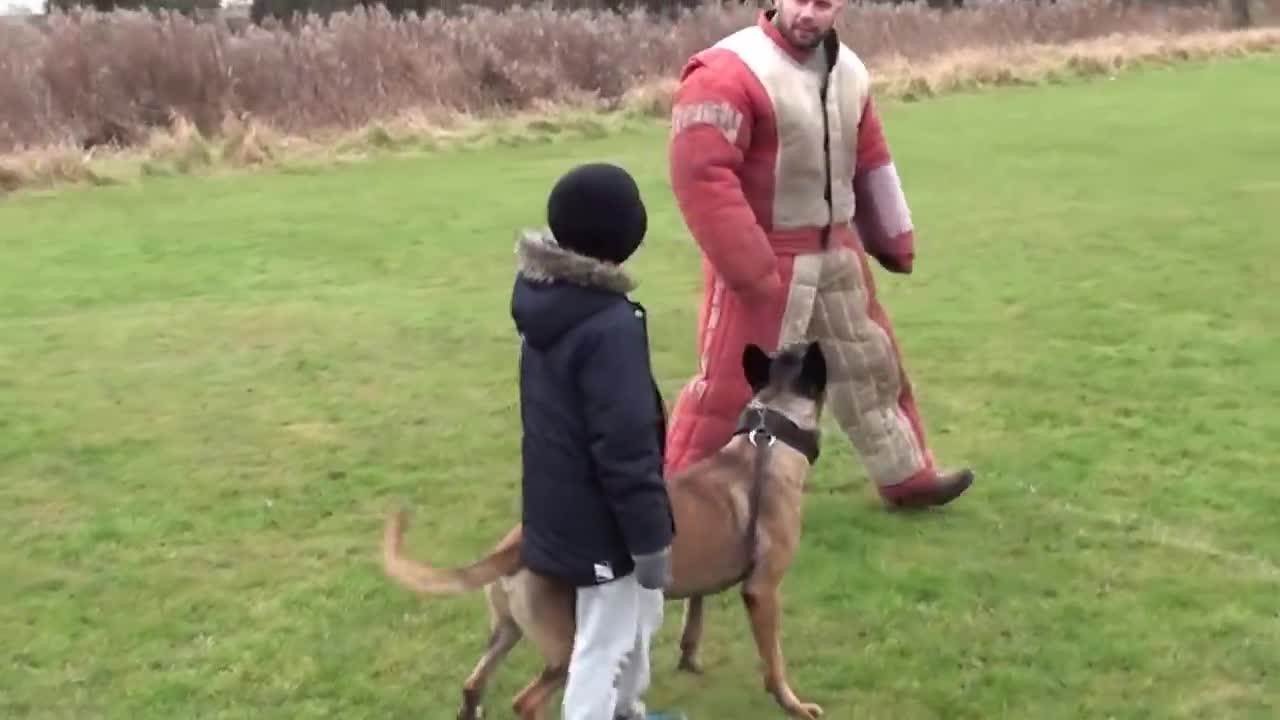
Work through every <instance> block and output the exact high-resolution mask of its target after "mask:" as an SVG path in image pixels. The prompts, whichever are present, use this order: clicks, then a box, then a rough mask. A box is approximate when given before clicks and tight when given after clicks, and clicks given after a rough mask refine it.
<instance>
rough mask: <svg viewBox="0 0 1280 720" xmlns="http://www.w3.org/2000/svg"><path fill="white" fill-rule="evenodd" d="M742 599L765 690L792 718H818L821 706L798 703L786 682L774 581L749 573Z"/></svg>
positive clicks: (779, 612)
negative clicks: (762, 665) (761, 668)
mask: <svg viewBox="0 0 1280 720" xmlns="http://www.w3.org/2000/svg"><path fill="white" fill-rule="evenodd" d="M742 599H743V602H744V603H745V604H746V606H747V615H748V617H749V618H750V620H751V633H752V634H753V635H754V636H755V639H756V649H757V650H758V651H759V653H760V660H761V661H763V662H764V687H765V690H767V691H768V692H769V693H771V694H772V695H773V697H774V699H776V700H777V701H778V705H780V706H781V707H782V709H783V710H786V711H787V714H788V715H789V716H791V717H793V718H802V719H803V720H814V719H815V718H818V717H821V715H822V708H821V707H820V706H818V705H815V704H813V703H805V702H801V701H800V699H799V698H797V697H796V694H795V693H794V692H792V691H791V686H790V685H789V684H788V683H787V671H786V666H785V664H784V662H783V660H782V642H781V639H780V638H779V632H778V631H779V626H780V624H781V620H782V606H781V605H782V603H781V596H780V594H779V587H778V584H777V582H776V581H775V580H774V579H773V578H769V577H768V576H753V577H751V578H749V579H748V580H747V583H746V585H745V586H744V587H743V589H742Z"/></svg>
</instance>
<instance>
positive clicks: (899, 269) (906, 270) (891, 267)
mask: <svg viewBox="0 0 1280 720" xmlns="http://www.w3.org/2000/svg"><path fill="white" fill-rule="evenodd" d="M873 257H875V259H876V260H877V261H879V263H880V266H881V267H883V268H884V269H885V270H888V271H889V272H891V273H897V274H899V275H910V274H911V261H910V260H903V259H899V258H895V257H893V256H892V255H886V254H880V255H874V256H873Z"/></svg>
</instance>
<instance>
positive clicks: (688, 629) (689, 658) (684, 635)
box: [677, 595, 703, 675]
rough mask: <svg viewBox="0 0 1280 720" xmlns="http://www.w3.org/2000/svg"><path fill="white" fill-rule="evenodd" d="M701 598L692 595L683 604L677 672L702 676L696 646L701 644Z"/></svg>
mask: <svg viewBox="0 0 1280 720" xmlns="http://www.w3.org/2000/svg"><path fill="white" fill-rule="evenodd" d="M702 606H703V597H702V596H701V595H694V596H692V597H690V598H688V599H687V600H685V602H684V621H683V622H684V627H683V628H681V631H680V664H679V665H678V666H677V669H678V670H682V671H684V672H690V673H693V674H695V675H701V674H702V665H701V664H700V663H699V662H698V646H699V645H701V644H702Z"/></svg>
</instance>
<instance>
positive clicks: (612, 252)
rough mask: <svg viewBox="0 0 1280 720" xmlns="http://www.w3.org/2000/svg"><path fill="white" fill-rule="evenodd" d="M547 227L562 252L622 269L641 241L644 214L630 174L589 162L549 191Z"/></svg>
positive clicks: (643, 231)
mask: <svg viewBox="0 0 1280 720" xmlns="http://www.w3.org/2000/svg"><path fill="white" fill-rule="evenodd" d="M547 225H548V227H549V228H550V229H551V234H552V235H553V236H555V239H556V242H557V243H559V245H560V246H561V247H563V248H565V249H566V250H571V251H573V252H576V253H578V254H580V255H586V256H587V257H591V258H595V259H597V260H603V261H605V262H611V263H615V264H621V263H623V262H625V261H626V259H627V258H629V257H631V255H632V253H634V252H635V251H636V248H638V247H640V243H641V241H643V240H644V235H645V231H646V230H647V229H648V215H647V214H646V212H645V207H644V202H643V201H642V200H641V198H640V188H639V187H638V186H637V185H636V182H635V180H634V179H633V178H632V177H631V175H630V173H628V172H627V171H626V170H624V169H622V168H620V167H618V166H617V165H611V164H609V163H588V164H585V165H579V166H577V167H575V168H573V169H572V170H570V171H569V172H568V173H566V174H565V175H564V176H563V177H561V178H560V179H559V180H558V181H557V182H556V184H555V187H553V188H552V189H551V195H550V197H548V198H547Z"/></svg>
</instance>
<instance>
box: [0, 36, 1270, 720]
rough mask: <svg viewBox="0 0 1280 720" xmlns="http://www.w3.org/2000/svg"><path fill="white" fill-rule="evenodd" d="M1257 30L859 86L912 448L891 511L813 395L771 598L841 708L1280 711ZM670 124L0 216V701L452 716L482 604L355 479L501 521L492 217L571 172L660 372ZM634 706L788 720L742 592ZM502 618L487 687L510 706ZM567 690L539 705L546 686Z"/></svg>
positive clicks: (711, 616)
mask: <svg viewBox="0 0 1280 720" xmlns="http://www.w3.org/2000/svg"><path fill="white" fill-rule="evenodd" d="M1277 74H1280V62H1277V61H1276V60H1275V59H1265V60H1242V61H1230V62H1225V61H1224V62H1218V63H1213V64H1201V65H1194V66H1190V65H1189V66H1184V67H1180V68H1176V69H1162V70H1152V71H1148V72H1143V73H1135V74H1131V75H1125V76H1122V77H1120V78H1118V79H1115V80H1111V81H1105V82H1098V83H1093V84H1080V85H1072V86H1069V87H1061V88H1053V89H1034V88H1025V89H1007V90H1001V91H995V92H989V93H983V94H980V95H957V96H952V97H948V98H944V99H939V100H935V101H931V102H928V103H922V104H916V105H899V106H895V107H892V108H891V109H889V110H887V112H886V115H887V118H886V123H887V128H888V131H889V133H890V138H891V141H892V143H893V147H894V150H895V152H896V157H897V159H898V161H899V163H900V166H901V169H902V174H903V176H904V179H905V182H906V183H907V187H908V192H909V198H910V201H911V203H912V206H913V209H914V212H915V217H916V221H917V223H918V226H919V243H920V245H919V264H918V271H917V273H916V274H915V275H913V276H911V277H908V278H901V277H896V276H888V275H886V274H884V273H880V274H879V276H878V277H879V282H880V283H881V290H882V295H883V298H884V301H885V302H886V304H887V306H888V307H889V309H890V312H891V314H892V317H893V318H894V320H895V322H896V326H897V330H898V333H899V335H900V338H901V341H902V343H903V345H904V350H905V353H906V356H907V361H908V363H909V369H910V371H911V373H912V374H913V377H914V379H915V381H916V383H917V385H918V386H919V389H920V393H921V406H922V409H923V413H924V417H925V420H926V423H927V427H928V430H929V433H930V438H931V439H932V441H933V443H934V446H935V447H936V449H937V451H938V453H939V455H940V456H941V457H942V458H943V459H944V460H945V461H947V462H950V463H972V464H973V465H974V467H976V468H977V469H978V470H979V472H980V477H979V482H978V484H977V486H976V487H975V489H974V490H972V491H971V494H970V495H968V496H967V497H965V498H964V499H962V500H961V501H959V502H958V503H956V504H955V505H953V506H951V507H949V508H948V509H947V510H945V511H943V512H939V513H929V514H926V515H922V516H910V517H901V516H892V515H889V514H887V513H884V512H882V511H880V510H879V509H877V506H876V505H875V503H874V497H873V494H872V492H871V490H870V488H869V486H868V484H867V483H866V481H865V480H864V476H863V472H862V469H861V467H860V466H859V465H858V463H857V461H856V458H855V457H854V456H853V455H852V454H851V452H850V450H849V445H848V443H847V442H845V441H844V440H843V439H842V438H840V437H839V436H838V435H837V434H835V430H834V427H832V428H831V430H832V434H830V435H828V441H827V445H826V447H827V450H826V452H825V454H824V455H823V459H822V461H821V462H820V467H819V469H818V470H817V472H816V475H815V477H814V478H813V482H812V486H811V488H810V491H809V492H810V495H809V504H808V515H807V518H806V527H805V534H804V540H803V544H802V548H801V551H800V554H799V558H798V560H797V562H796V564H795V566H794V568H793V570H792V572H791V574H790V575H789V577H788V579H787V584H786V585H785V586H784V592H785V607H784V610H785V619H784V642H785V651H786V656H787V659H788V662H789V668H790V673H791V678H792V681H793V684H794V686H795V687H796V689H797V691H798V692H799V693H800V694H801V695H802V697H804V698H805V699H807V700H813V701H816V702H820V703H822V704H824V705H825V707H826V710H827V716H828V717H830V718H888V719H892V720H909V719H915V718H949V719H959V718H975V719H976V718H984V719H985V718H1018V719H1027V720H1056V719H1062V720H1078V719H1080V718H1152V719H1156V718H1159V719H1162V720H1163V719H1168V718H1214V719H1216V720H1223V719H1227V718H1249V719H1254V718H1257V719H1262V718H1275V717H1276V716H1277V715H1278V714H1280V673H1278V671H1277V669H1278V668H1280V613H1278V611H1277V609H1276V608H1277V604H1276V600H1277V598H1278V597H1280V533H1277V532H1276V518H1277V517H1280V486H1278V485H1277V479H1278V478H1280V451H1278V450H1277V448H1280V414H1278V413H1277V408H1280V370H1277V368H1278V367H1280V334H1278V333H1277V332H1276V327H1277V323H1280V301H1278V300H1277V294H1276V293H1277V288H1280V283H1277V277H1278V275H1277V272H1276V270H1275V265H1276V263H1277V262H1280V246H1277V244H1276V235H1275V230H1274V221H1275V219H1276V218H1277V217H1278V216H1277V214H1276V212H1277V211H1276V210H1275V209H1274V207H1273V206H1274V204H1275V203H1277V202H1280V126H1277V124H1276V122H1275V118H1276V117H1278V116H1280V95H1278V94H1276V93H1275V92H1274V87H1273V86H1274V85H1275V82H1274V80H1275V77H1276V76H1277ZM664 139H665V134H664V131H663V130H662V129H661V128H659V129H654V130H650V131H639V132H631V133H629V134H626V135H623V136H619V137H615V138H607V139H598V140H590V141H581V142H574V143H569V144H544V145H530V146H525V147H517V148H507V147H496V148H487V149H480V150H474V151H470V152H457V153H453V154H441V155H427V156H420V157H413V158H384V159H379V160H376V161H373V162H370V163H367V164H362V165H356V166H350V167H344V168H340V169H334V170H331V171H327V172H320V171H307V172H294V173H280V174H261V175H244V176H221V177H209V178H202V179H197V178H177V177H175V178H155V179H149V180H147V181H146V182H144V183H142V184H140V185H129V186H118V187H110V188H99V189H94V190H87V191H76V192H66V193H59V194H55V195H50V196H27V197H22V198H16V199H13V200H10V201H7V202H5V203H4V204H3V205H0V228H2V230H0V257H3V262H0V332H2V333H3V342H0V526H3V527H4V528H5V532H6V536H7V538H6V542H5V543H4V544H3V546H0V578H3V581H0V638H2V639H3V640H2V642H0V644H2V645H3V647H4V653H3V655H0V717H4V718H73V717H74V718H77V719H80V718H95V719H96V718H121V719H124V718H130V719H132V718H165V719H166V720H168V719H170V718H196V717H199V718H255V719H257V718H290V719H294V718H320V717H326V718H328V717H341V718H357V717H359V718H363V717H371V718H372V717H377V718H393V717H394V718H432V719H434V718H449V717H452V715H453V712H454V708H455V706H456V703H457V698H458V687H459V684H460V683H461V681H462V679H463V678H464V677H465V676H466V674H467V673H468V672H469V671H470V668H471V666H472V663H473V662H474V661H475V660H476V658H477V657H478V656H479V653H480V651H481V649H482V647H483V645H484V641H485V635H486V632H485V628H484V624H485V613H484V610H483V602H482V599H481V598H480V596H479V595H475V596H468V597H460V598H452V599H444V600H440V601H436V602H422V601H419V600H417V599H415V598H413V597H411V596H410V595H408V594H407V593H405V592H403V591H401V590H400V589H398V588H396V587H393V586H391V585H390V584H389V583H388V582H387V581H386V580H384V579H383V577H382V576H381V573H380V569H379V567H378V565H377V554H376V552H377V542H378V539H379V531H380V524H381V521H382V517H383V513H384V511H386V510H388V509H389V508H392V507H394V506H395V505H396V504H397V503H398V502H399V501H400V500H402V499H407V500H408V501H410V502H411V503H412V504H413V505H414V506H415V507H416V513H415V524H414V526H413V528H412V530H411V534H410V536H409V542H410V545H411V548H412V549H413V551H414V552H416V553H418V554H420V555H422V556H424V557H428V558H430V559H432V560H435V561H437V562H440V563H460V562H463V561H465V560H468V559H470V558H472V557H474V556H476V555H477V554H479V553H480V552H483V551H484V550H486V549H487V548H488V547H489V545H490V544H491V543H492V542H493V541H494V540H495V539H496V538H497V537H498V536H499V534H500V533H502V532H503V531H504V530H505V529H506V528H507V527H508V526H509V524H510V523H511V522H512V521H513V518H514V517H515V516H516V513H517V510H518V501H519V498H518V484H517V476H516V466H517V457H518V448H519V437H518V434H517V431H518V415H517V408H516V391H515V385H514V381H515V369H516V368H515V353H516V337H515V334H514V332H513V330H512V327H511V322H510V319H509V316H508V299H509V296H508V291H509V288H510V281H511V275H512V271H513V260H514V258H513V256H512V246H513V239H514V231H515V229H516V228H517V227H519V226H521V225H525V224H534V223H537V222H539V220H540V211H541V208H542V202H543V198H544V193H545V191H546V189H547V188H548V187H549V185H550V183H551V182H552V180H553V179H554V177H555V176H556V175H557V174H558V173H560V172H561V171H563V170H564V169H565V168H567V167H568V166H569V165H570V164H571V163H574V162H577V161H583V160H588V159H608V160H614V161H620V162H622V163H625V164H626V165H627V166H628V167H630V168H632V169H633V171H634V172H635V173H636V174H637V175H638V176H639V177H640V178H641V180H642V183H643V189H644V191H645V192H646V194H647V197H648V201H649V203H650V213H651V229H652V232H651V235H650V240H649V244H648V246H647V248H646V249H645V250H643V251H642V253H641V255H640V256H639V257H638V258H637V260H636V262H635V263H634V270H635V272H636V274H637V275H638V276H639V278H640V279H641V282H642V284H641V288H640V290H639V291H638V292H637V293H636V297H637V298H639V299H640V300H642V301H643V302H645V303H647V304H648V306H649V308H650V309H651V325H652V330H653V333H654V337H653V343H654V346H655V363H656V366H657V369H658V372H659V374H660V378H661V380H662V384H663V388H664V390H665V391H666V392H667V393H668V397H669V398H671V397H674V393H675V391H676V390H677V389H678V387H679V385H680V384H681V383H682V382H683V381H684V380H685V378H686V377H687V376H688V374H689V373H690V372H691V370H692V369H693V364H694V354H693V341H694V335H693V333H694V321H695V316H696V302H695V301H696V297H697V282H698V266H697V259H698V256H697V254H696V250H695V248H694V247H693V245H692V243H690V242H689V241H688V240H687V238H686V237H685V235H684V232H683V226H682V224H681V223H680V220H679V217H678V215H677V214H676V212H675V210H674V206H673V204H672V202H671V199H670V196H669V193H668V189H667V186H666V181H665V177H666V176H665V167H664V162H665V156H664V149H663V142H664ZM668 607H669V611H668V622H667V624H666V626H665V628H664V630H663V633H662V638H661V642H660V643H659V646H658V647H657V649H656V650H655V656H654V658H655V659H654V662H655V666H656V675H655V685H654V689H653V693H652V699H653V701H654V702H655V703H656V704H659V705H667V704H676V705H678V706H680V707H682V708H684V709H686V710H688V711H689V712H690V714H691V717H692V718H694V719H695V720H708V719H710V718H716V719H717V720H719V719H722V718H736V717H742V718H763V717H775V716H777V713H776V711H775V710H774V708H773V706H772V704H771V701H770V700H769V699H768V698H767V697H766V696H765V694H764V693H763V692H762V690H761V686H760V682H759V680H758V675H757V674H756V667H757V661H756V658H755V655H754V650H753V646H752V643H751V640H750V635H749V633H748V632H747V624H746V621H745V619H744V616H743V613H742V609H741V604H740V601H739V600H738V597H737V595H736V594H734V593H728V594H726V595H723V596H721V597H719V598H717V599H716V601H715V602H713V603H712V604H711V605H710V607H709V612H708V623H709V624H708V629H707V634H706V643H705V649H704V660H705V661H706V664H707V665H708V670H709V672H708V675H707V676H706V677H705V678H702V679H692V678H689V677H687V676H678V675H677V674H676V673H675V672H674V671H673V668H674V664H675V660H676V657H677V650H676V647H675V636H676V633H677V632H678V630H679V606H677V605H670V606H668ZM534 668H535V664H534V659H533V656H532V653H531V652H530V647H529V646H528V645H522V646H520V648H519V649H518V650H517V652H516V653H515V654H514V655H513V657H512V659H511V661H510V662H509V664H507V665H506V666H504V668H503V671H502V673H501V674H500V676H499V678H498V680H497V682H496V684H495V686H494V688H493V692H492V694H491V700H490V706H491V711H492V716H494V717H507V716H509V714H508V712H507V711H506V706H507V702H508V700H509V698H510V697H511V695H512V694H514V692H515V691H516V690H517V689H518V688H519V687H520V686H522V685H523V684H524V683H525V682H526V681H527V679H528V678H529V675H530V673H532V672H533V671H534ZM554 716H555V717H558V713H557V714H556V715H554Z"/></svg>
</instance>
